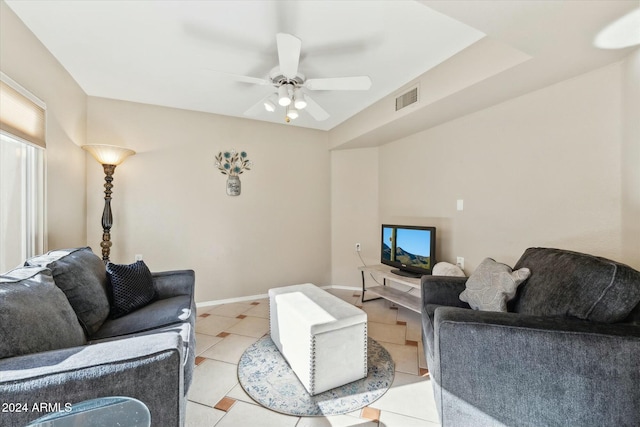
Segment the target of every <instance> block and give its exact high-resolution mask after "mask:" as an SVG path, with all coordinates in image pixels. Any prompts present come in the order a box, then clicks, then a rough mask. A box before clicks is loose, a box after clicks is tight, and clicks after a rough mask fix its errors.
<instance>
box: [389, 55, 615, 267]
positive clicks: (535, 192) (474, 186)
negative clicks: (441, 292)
mask: <svg viewBox="0 0 640 427" xmlns="http://www.w3.org/2000/svg"><path fill="white" fill-rule="evenodd" d="M620 75H621V69H620V64H619V63H617V64H614V65H611V66H608V67H605V68H602V69H599V70H596V71H593V72H590V73H588V74H585V75H582V76H579V77H576V78H573V79H570V80H567V81H564V82H561V83H558V84H555V85H552V86H550V87H547V88H545V89H542V90H538V91H535V92H532V93H530V94H527V95H524V96H521V97H518V98H515V99H512V100H510V101H507V102H504V103H502V104H499V105H496V106H494V107H490V108H486V109H484V110H482V111H479V112H477V113H474V114H471V115H468V116H465V117H462V118H460V119H457V120H453V121H451V122H448V123H446V124H443V125H441V126H438V127H435V128H433V129H430V130H428V131H424V132H421V133H418V134H415V135H413V136H411V137H408V138H404V139H402V140H399V141H396V142H393V143H390V144H387V145H385V146H383V147H381V152H380V159H381V165H380V202H381V208H380V210H381V217H382V219H383V220H385V218H389V217H402V216H408V217H415V218H424V220H423V221H422V222H425V223H426V225H428V224H429V223H430V222H432V221H446V224H443V229H442V233H441V235H440V241H439V243H440V245H439V249H438V253H437V256H438V257H439V259H440V260H442V261H449V262H455V257H456V256H462V257H464V258H465V270H466V271H467V272H471V271H473V270H474V268H475V267H476V266H477V265H478V264H479V263H480V262H481V261H482V259H484V257H492V258H495V259H496V260H498V261H501V262H506V263H509V264H513V263H515V261H516V260H517V259H518V258H519V256H520V255H521V254H522V252H523V251H524V250H525V249H526V248H527V247H529V246H550V247H559V248H565V249H573V250H578V251H584V252H589V253H593V254H596V255H602V256H607V257H612V258H614V259H621V258H622V251H621V221H620V215H621V208H620V203H621V190H620V179H621V178H620V168H621V160H620V156H621V144H620V138H621V135H620V115H621V90H620ZM457 199H463V200H464V211H457V210H456V200H457ZM439 231H440V230H439ZM444 237H446V238H444Z"/></svg>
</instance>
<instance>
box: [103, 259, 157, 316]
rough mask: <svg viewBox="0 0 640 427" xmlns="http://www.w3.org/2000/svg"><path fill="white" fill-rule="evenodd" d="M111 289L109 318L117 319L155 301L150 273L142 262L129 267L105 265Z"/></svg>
mask: <svg viewBox="0 0 640 427" xmlns="http://www.w3.org/2000/svg"><path fill="white" fill-rule="evenodd" d="M107 275H108V276H109V281H110V288H111V318H112V319H117V318H118V317H122V316H124V315H126V314H128V313H131V312H132V311H135V310H137V309H139V308H142V307H144V306H145V305H147V304H149V303H150V302H151V301H153V300H154V299H156V289H155V288H154V286H153V277H152V276H151V271H149V268H148V267H147V265H146V264H145V263H144V261H137V262H135V263H133V264H129V265H120V264H113V263H111V262H110V263H108V264H107Z"/></svg>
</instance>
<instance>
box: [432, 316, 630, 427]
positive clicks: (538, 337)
mask: <svg viewBox="0 0 640 427" xmlns="http://www.w3.org/2000/svg"><path fill="white" fill-rule="evenodd" d="M434 326H435V357H436V358H437V359H438V361H439V365H438V366H439V369H438V372H434V374H435V375H434V378H433V379H434V380H435V381H436V383H438V385H439V387H440V392H439V393H436V398H437V399H439V401H438V402H437V403H438V406H439V408H440V410H441V422H442V424H443V425H447V426H449V425H451V426H458V425H474V426H483V425H496V424H499V425H503V424H504V425H518V426H540V425H629V426H630V425H640V411H638V409H637V402H639V401H640V388H639V387H638V385H637V381H638V379H639V378H640V359H638V357H637V355H638V354H640V328H639V327H637V326H634V325H625V324H596V323H593V322H587V321H581V320H574V319H567V318H560V317H557V318H549V317H538V316H525V315H519V314H516V313H495V312H480V311H475V310H463V309H460V308H449V307H440V308H437V309H436V311H435V321H434Z"/></svg>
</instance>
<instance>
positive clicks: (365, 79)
mask: <svg viewBox="0 0 640 427" xmlns="http://www.w3.org/2000/svg"><path fill="white" fill-rule="evenodd" d="M304 87H306V88H307V89H310V90H369V88H371V78H370V77H369V76H356V77H332V78H328V79H308V80H307V81H305V82H304Z"/></svg>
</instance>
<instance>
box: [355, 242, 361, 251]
mask: <svg viewBox="0 0 640 427" xmlns="http://www.w3.org/2000/svg"><path fill="white" fill-rule="evenodd" d="M360 249H362V246H361V245H360V243H356V252H360Z"/></svg>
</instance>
